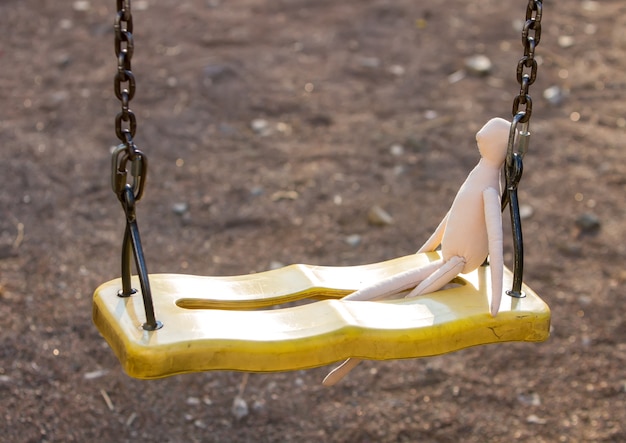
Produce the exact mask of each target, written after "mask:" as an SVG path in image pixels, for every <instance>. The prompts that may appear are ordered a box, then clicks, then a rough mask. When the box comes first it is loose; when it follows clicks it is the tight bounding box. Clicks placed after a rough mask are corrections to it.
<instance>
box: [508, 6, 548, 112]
mask: <svg viewBox="0 0 626 443" xmlns="http://www.w3.org/2000/svg"><path fill="white" fill-rule="evenodd" d="M542 12H543V3H542V1H541V0H529V1H528V6H527V7H526V22H525V23H524V27H523V28H522V45H523V46H524V56H523V57H522V58H521V59H520V61H519V62H518V64H517V82H518V83H519V85H520V92H519V95H518V96H517V97H515V99H514V100H513V116H516V115H517V114H518V113H520V112H523V113H524V116H523V117H522V119H521V120H520V123H527V122H528V121H529V120H530V116H531V114H532V112H533V101H532V98H531V97H530V93H529V89H530V86H531V85H532V84H533V83H534V82H535V80H536V79H537V60H536V59H535V48H536V47H537V45H538V44H539V41H540V40H541V15H542Z"/></svg>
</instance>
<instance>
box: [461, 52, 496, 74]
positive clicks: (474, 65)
mask: <svg viewBox="0 0 626 443" xmlns="http://www.w3.org/2000/svg"><path fill="white" fill-rule="evenodd" d="M465 68H466V69H467V70H468V72H470V73H471V74H474V75H480V76H485V75H487V74H489V73H490V72H491V68H492V64H491V60H489V58H488V57H487V56H485V55H482V54H477V55H473V56H471V57H468V58H467V59H465Z"/></svg>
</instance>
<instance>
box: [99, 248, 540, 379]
mask: <svg viewBox="0 0 626 443" xmlns="http://www.w3.org/2000/svg"><path fill="white" fill-rule="evenodd" d="M438 258H439V253H438V252H431V253H423V254H414V255H409V256H406V257H401V258H397V259H393V260H389V261H385V262H381V263H376V264H369V265H362V266H351V267H323V266H309V265H291V266H287V267H284V268H281V269H277V270H272V271H266V272H261V273H258V274H250V275H242V276H231V277H200V276H191V275H177V274H154V275H150V283H151V285H152V294H153V297H154V302H155V305H154V307H155V310H156V312H157V313H158V317H159V320H160V321H161V322H162V323H163V324H164V325H165V326H164V327H162V328H160V329H158V330H155V331H146V330H144V329H143V328H142V324H144V322H145V321H146V316H145V313H144V305H143V301H142V298H141V297H140V296H137V295H134V296H132V297H125V298H122V297H118V296H117V294H118V290H119V288H120V285H121V282H120V280H119V279H117V280H113V281H110V282H108V283H105V284H103V285H102V286H100V287H99V288H98V289H97V290H96V292H95V295H94V302H93V319H94V322H95V324H96V326H97V327H98V329H99V330H100V332H101V333H102V335H103V336H104V338H105V339H106V341H107V342H108V343H109V345H110V346H111V348H112V349H113V351H114V352H115V354H116V355H117V357H118V359H119V360H120V362H121V364H122V366H123V369H124V371H125V372H126V373H127V374H128V375H130V376H132V377H136V378H142V379H152V378H159V377H165V376H169V375H174V374H181V373H187V372H198V371H208V370H240V371H254V372H267V371H286V370H296V369H307V368H312V367H317V366H323V365H327V364H330V363H333V362H336V361H339V360H342V359H345V358H349V357H358V358H362V359H373V360H389V359H404V358H417V357H426V356H433V355H438V354H445V353H449V352H453V351H457V350H460V349H463V348H467V347H470V346H476V345H483V344H494V343H503V342H510V341H526V342H539V341H544V340H546V339H547V338H548V336H549V328H550V310H549V308H548V306H547V305H546V304H545V303H544V302H543V301H542V300H541V298H539V296H537V294H535V293H534V292H533V291H532V290H531V289H530V288H528V287H527V286H525V285H524V286H523V291H524V293H525V295H526V297H524V298H515V297H508V296H507V297H503V301H502V304H501V306H500V312H499V313H498V315H497V316H496V317H492V316H491V314H490V313H489V305H490V300H491V297H492V294H491V293H490V285H489V284H488V282H489V273H490V267H489V266H488V265H486V266H481V267H479V268H478V269H477V270H475V271H473V272H472V273H470V274H461V275H459V276H458V277H457V278H456V279H455V280H454V283H455V285H452V286H453V287H450V288H447V289H444V290H441V291H437V292H434V293H431V294H426V295H422V296H419V297H414V298H410V299H405V298H403V299H396V300H388V301H372V302H368V301H345V300H341V297H343V296H345V295H347V294H349V293H351V292H353V291H354V290H356V289H359V288H360V287H362V286H364V285H369V284H372V283H374V282H376V281H378V280H380V279H382V278H385V277H388V276H390V275H393V274H396V273H399V272H403V271H405V270H407V269H411V268H415V267H418V266H421V265H423V264H425V263H427V262H429V261H434V260H436V259H438ZM504 276H505V277H504V284H505V285H510V284H511V282H512V278H513V276H512V273H511V272H510V271H508V270H507V269H505V273H504ZM135 283H137V282H135ZM305 299H306V300H309V301H312V302H311V303H307V304H303V305H300V306H292V307H279V308H278V309H272V307H273V306H277V305H280V304H284V303H288V302H293V301H297V300H305Z"/></svg>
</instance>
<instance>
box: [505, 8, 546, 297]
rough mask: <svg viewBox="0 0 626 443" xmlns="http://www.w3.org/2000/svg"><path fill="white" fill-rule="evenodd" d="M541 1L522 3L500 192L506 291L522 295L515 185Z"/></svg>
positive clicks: (525, 135) (524, 145)
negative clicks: (508, 264)
mask: <svg viewBox="0 0 626 443" xmlns="http://www.w3.org/2000/svg"><path fill="white" fill-rule="evenodd" d="M542 12H543V2H542V1H541V0H529V1H528V6H527V7H526V21H525V23H524V26H523V28H522V45H523V46H524V55H523V56H522V58H521V59H520V60H519V62H518V64H517V82H518V83H519V85H520V92H519V95H517V96H516V97H515V99H514V100H513V121H512V123H511V131H510V133H509V141H508V147H507V156H506V163H505V167H504V172H505V180H506V190H505V192H504V194H503V195H502V209H503V210H504V208H505V207H506V205H507V204H508V205H509V208H510V214H511V229H512V231H513V249H514V264H513V285H512V288H511V290H509V291H507V294H508V295H510V296H512V297H517V298H521V297H524V292H523V291H522V276H523V273H524V241H523V236H522V221H521V217H520V212H519V201H518V198H517V187H518V184H519V182H520V180H521V178H522V172H523V168H524V165H523V161H522V160H523V157H524V155H525V154H526V151H527V150H528V145H529V142H530V132H529V129H528V128H529V122H530V116H531V115H532V110H533V101H532V98H531V97H530V92H529V89H530V86H531V85H532V84H533V83H534V82H535V80H536V79H537V60H536V59H535V49H536V48H537V45H538V44H539V41H540V40H541V16H542Z"/></svg>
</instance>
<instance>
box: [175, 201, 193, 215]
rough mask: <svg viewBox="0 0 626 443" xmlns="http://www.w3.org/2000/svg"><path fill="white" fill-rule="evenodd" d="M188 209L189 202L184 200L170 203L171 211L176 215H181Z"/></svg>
mask: <svg viewBox="0 0 626 443" xmlns="http://www.w3.org/2000/svg"><path fill="white" fill-rule="evenodd" d="M188 210H189V204H187V203H186V202H178V203H174V204H173V205H172V212H173V213H174V214H176V215H183V214H184V213H185V212H187V211H188Z"/></svg>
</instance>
